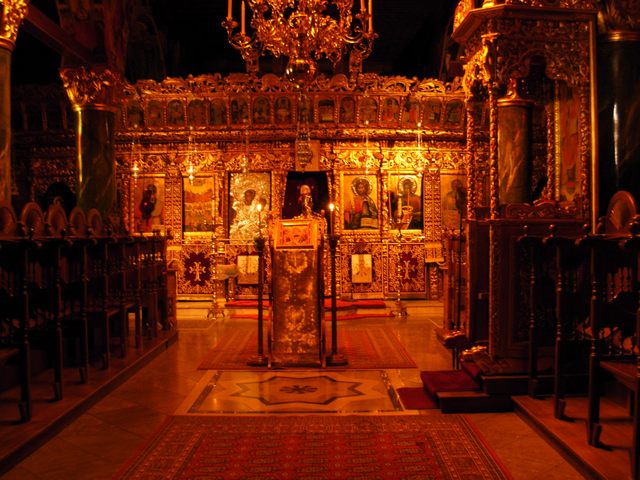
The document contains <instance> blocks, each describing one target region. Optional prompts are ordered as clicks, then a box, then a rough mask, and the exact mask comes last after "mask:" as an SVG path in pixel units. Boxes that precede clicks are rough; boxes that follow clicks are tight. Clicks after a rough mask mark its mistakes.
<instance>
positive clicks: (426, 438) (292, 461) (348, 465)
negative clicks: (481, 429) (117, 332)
mask: <svg viewBox="0 0 640 480" xmlns="http://www.w3.org/2000/svg"><path fill="white" fill-rule="evenodd" d="M117 478H122V479H158V478H166V479H168V478H172V479H195V478H199V479H221V480H222V479H224V480H233V479H240V478H242V479H262V480H269V479H274V480H275V479H278V480H285V479H298V478H304V479H318V480H320V479H334V480H335V479H347V478H348V479H363V480H364V479H367V480H372V479H399V478H402V479H431V480H434V479H508V478H511V477H510V475H509V474H508V473H507V472H506V471H505V470H504V467H502V466H501V465H500V463H499V461H498V460H497V459H496V458H495V456H494V454H493V453H492V452H491V451H490V450H489V448H488V447H487V446H486V445H485V444H484V442H483V440H482V439H481V438H480V436H479V434H478V432H477V431H476V430H475V429H474V427H473V426H472V425H471V424H470V422H469V421H467V419H466V418H465V417H463V416H458V415H446V416H428V415H401V416H395V415H394V416H320V415H307V416H268V417H265V416H238V415H236V416H216V417H203V416H189V417H187V416H184V417H183V416H174V417H170V418H169V419H168V420H167V421H166V422H165V424H164V425H163V426H162V427H161V429H160V431H159V432H158V433H157V434H156V435H155V436H154V437H153V438H152V439H151V440H150V441H149V442H148V444H147V445H146V446H145V448H144V449H143V450H142V451H141V452H139V453H138V454H137V455H136V456H135V458H133V459H132V460H131V461H130V462H129V463H128V464H127V465H125V466H124V467H123V468H122V470H121V471H120V474H119V475H118V477H117Z"/></svg>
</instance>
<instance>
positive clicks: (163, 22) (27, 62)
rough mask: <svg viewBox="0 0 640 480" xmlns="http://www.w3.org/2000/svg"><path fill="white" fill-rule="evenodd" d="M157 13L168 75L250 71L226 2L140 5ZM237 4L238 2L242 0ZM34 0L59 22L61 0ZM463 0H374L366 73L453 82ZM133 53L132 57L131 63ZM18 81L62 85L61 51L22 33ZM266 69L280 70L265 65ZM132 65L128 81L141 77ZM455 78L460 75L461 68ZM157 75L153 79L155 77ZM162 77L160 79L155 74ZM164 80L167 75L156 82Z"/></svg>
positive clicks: (159, 0) (155, 0)
mask: <svg viewBox="0 0 640 480" xmlns="http://www.w3.org/2000/svg"><path fill="white" fill-rule="evenodd" d="M140 1H141V2H142V4H143V5H145V6H146V8H147V9H149V10H150V11H151V17H152V18H153V22H154V23H155V27H156V30H157V32H158V34H159V42H158V44H159V45H161V46H162V47H161V50H162V54H161V55H162V57H164V62H163V63H164V72H165V73H166V75H167V76H169V77H186V76H188V75H194V76H196V75H200V74H207V73H222V74H227V73H231V72H243V71H244V62H243V61H242V59H241V57H240V54H239V53H238V52H237V51H236V50H234V49H233V48H232V47H231V46H230V45H229V43H228V41H227V36H226V31H225V30H224V29H223V27H222V26H221V22H222V21H223V20H224V17H225V16H226V7H227V5H226V2H224V1H223V0H216V1H213V0H188V1H179V2H178V1H175V0H173V1H171V0H140ZM235 1H237V0H235ZM31 3H32V4H33V5H34V6H35V7H36V8H38V9H39V10H40V11H41V12H43V13H44V14H45V15H46V16H48V17H49V18H51V19H52V20H54V21H55V22H56V23H58V17H57V9H56V5H55V0H32V1H31ZM456 4H457V1H456V0H373V14H374V20H373V24H374V30H375V31H376V33H377V34H378V38H377V39H376V41H375V42H374V46H373V53H372V54H371V56H370V57H369V58H367V59H366V60H365V61H364V64H363V69H364V71H365V72H375V73H379V74H384V75H403V76H407V77H418V78H442V79H447V78H446V77H450V76H451V74H452V72H451V70H449V71H447V69H446V68H443V65H442V58H443V53H445V54H446V53H454V54H455V45H451V44H449V41H448V38H449V33H450V28H451V27H450V25H451V19H452V16H453V12H454V9H455V5H456ZM131 58H133V56H130V59H129V60H131ZM12 61H13V77H12V81H13V83H14V84H16V85H18V84H29V83H38V84H42V83H56V82H59V81H60V80H59V76H58V69H59V67H60V54H59V53H57V52H54V51H52V50H51V49H50V48H49V47H47V46H45V45H44V44H42V43H41V42H40V41H39V40H37V39H36V38H34V37H32V36H31V35H30V34H29V33H28V32H27V31H25V30H24V29H22V30H21V31H20V32H19V34H18V39H17V42H16V48H15V50H14V54H13V57H12ZM261 68H262V69H266V70H269V69H273V71H275V73H281V72H279V71H278V69H280V68H282V66H281V65H278V63H277V62H276V63H275V65H274V66H269V65H267V64H262V63H261ZM135 70H136V66H135V64H133V65H132V62H131V61H130V62H129V67H128V70H127V78H128V79H129V80H130V81H135V80H136V79H140V78H141V75H140V73H136V72H135ZM453 73H456V72H455V71H454V72H453ZM149 76H150V77H151V78H153V75H149ZM155 76H158V75H155ZM155 79H156V80H161V78H155Z"/></svg>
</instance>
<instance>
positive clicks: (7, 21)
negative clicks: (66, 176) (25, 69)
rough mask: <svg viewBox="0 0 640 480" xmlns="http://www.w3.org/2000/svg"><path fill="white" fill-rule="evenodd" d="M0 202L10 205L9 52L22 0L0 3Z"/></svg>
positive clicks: (24, 5) (21, 12)
mask: <svg viewBox="0 0 640 480" xmlns="http://www.w3.org/2000/svg"><path fill="white" fill-rule="evenodd" d="M0 8H2V11H1V14H0V204H9V205H10V204H11V55H12V53H13V49H14V47H15V44H16V37H17V36H18V27H19V26H20V23H21V22H22V20H23V18H24V17H25V15H26V13H27V2H26V1H25V0H17V1H12V0H5V1H4V2H2V5H0Z"/></svg>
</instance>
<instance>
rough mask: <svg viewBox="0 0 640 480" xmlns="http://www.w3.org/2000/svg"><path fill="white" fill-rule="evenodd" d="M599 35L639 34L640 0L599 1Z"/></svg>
mask: <svg viewBox="0 0 640 480" xmlns="http://www.w3.org/2000/svg"><path fill="white" fill-rule="evenodd" d="M598 29H599V30H600V33H612V32H639V31H640V0H599V1H598Z"/></svg>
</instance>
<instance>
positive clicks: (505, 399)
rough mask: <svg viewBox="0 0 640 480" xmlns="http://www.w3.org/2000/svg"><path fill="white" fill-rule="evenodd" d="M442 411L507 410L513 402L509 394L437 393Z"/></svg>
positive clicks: (477, 411)
mask: <svg viewBox="0 0 640 480" xmlns="http://www.w3.org/2000/svg"><path fill="white" fill-rule="evenodd" d="M438 400H439V404H440V410H441V411H442V413H481V412H509V411H511V410H513V402H512V401H511V397H510V396H509V395H487V394H486V393H482V392H440V393H438Z"/></svg>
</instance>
